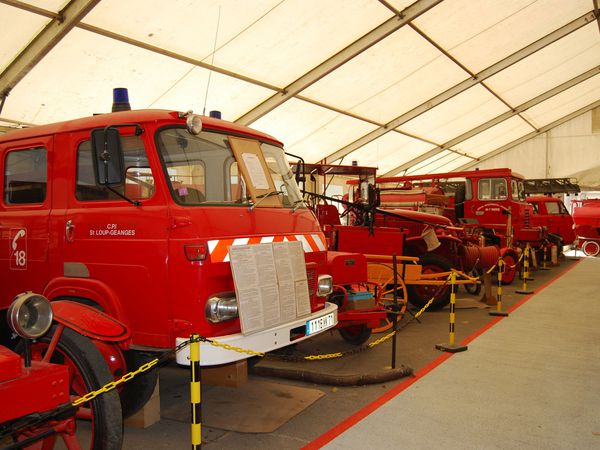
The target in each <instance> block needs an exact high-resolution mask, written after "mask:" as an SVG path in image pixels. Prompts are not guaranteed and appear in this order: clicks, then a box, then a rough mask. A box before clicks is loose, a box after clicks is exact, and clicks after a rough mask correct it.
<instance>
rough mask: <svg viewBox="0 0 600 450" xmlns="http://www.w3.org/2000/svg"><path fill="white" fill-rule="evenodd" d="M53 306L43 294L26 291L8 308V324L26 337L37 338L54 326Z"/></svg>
mask: <svg viewBox="0 0 600 450" xmlns="http://www.w3.org/2000/svg"><path fill="white" fill-rule="evenodd" d="M53 317H54V315H53V314H52V306H51V305H50V302H49V301H48V299H47V298H46V297H44V296H43V295H38V294H34V293H32V292H24V293H22V294H19V295H17V296H16V297H15V298H14V300H13V302H12V304H11V305H10V307H9V308H8V314H7V318H8V325H9V326H10V328H11V329H12V330H13V331H14V332H15V333H17V334H18V335H19V336H21V337H22V338H25V339H36V338H39V337H40V336H43V335H44V334H46V332H47V331H48V330H49V329H50V327H51V326H52V319H53Z"/></svg>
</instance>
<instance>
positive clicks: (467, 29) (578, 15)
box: [0, 0, 600, 175]
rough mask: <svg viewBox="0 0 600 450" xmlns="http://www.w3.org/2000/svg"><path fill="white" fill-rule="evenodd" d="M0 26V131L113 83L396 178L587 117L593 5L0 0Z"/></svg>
mask: <svg viewBox="0 0 600 450" xmlns="http://www.w3.org/2000/svg"><path fill="white" fill-rule="evenodd" d="M0 23H1V24H2V27H1V30H2V31H1V32H0V33H1V36H2V42H3V44H2V46H1V47H0V101H2V99H3V98H4V103H3V106H2V109H1V111H0V132H1V131H2V130H4V131H6V130H8V129H10V128H11V127H16V126H30V125H35V124H43V123H50V122H56V121H61V120H68V119H71V118H76V117H81V116H87V115H91V114H93V113H99V112H106V111H108V110H110V104H111V101H112V99H111V91H112V88H114V87H127V88H129V91H130V99H131V103H132V106H133V107H134V108H136V109H143V108H165V109H175V110H182V111H186V110H190V109H192V110H194V111H195V112H200V113H202V112H206V113H208V111H210V110H215V109H216V110H220V111H222V114H223V117H224V118H225V119H227V120H231V121H235V122H239V123H242V124H244V125H250V126H252V127H254V128H257V129H259V130H261V131H264V132H267V133H270V134H272V135H274V136H275V137H277V138H278V139H280V140H282V141H283V142H284V143H285V145H286V150H288V151H289V152H291V153H293V154H297V155H300V156H302V157H303V158H304V159H305V160H306V161H307V162H317V161H321V160H323V161H325V162H327V163H342V164H350V162H351V161H357V162H358V163H359V164H360V165H369V166H376V167H378V169H379V173H380V174H381V175H395V174H398V173H408V174H417V173H430V172H439V171H449V170H454V169H458V168H464V167H467V166H473V165H474V164H477V163H478V162H479V161H480V160H481V161H483V160H485V159H488V158H491V157H492V156H494V155H498V154H500V153H502V152H505V151H507V150H509V149H511V148H513V147H514V146H515V145H516V144H518V143H521V142H522V141H524V140H526V139H531V138H534V137H535V136H537V135H539V134H540V133H543V132H545V131H548V130H549V129H552V128H554V127H556V126H559V125H561V124H562V123H564V121H566V120H568V119H570V118H572V117H576V116H579V115H581V114H585V113H586V112H588V111H591V110H593V109H594V108H597V107H599V106H600V14H599V11H598V7H597V1H596V0H568V1H566V0H478V1H475V2H474V1H472V0H417V1H411V0H327V1H325V2H324V1H320V0H252V1H250V2H249V1H245V0H203V1H202V2H193V1H189V0H171V1H169V2H164V1H160V0H128V1H126V2H122V1H119V0H71V1H67V2H65V1H62V0H28V1H26V2H23V1H17V0H0ZM581 164H582V165H581V167H580V168H578V170H579V171H585V170H587V169H589V168H588V167H585V161H582V163H581ZM597 170H598V169H597V168H596V169H595V170H592V173H597ZM586 173H587V172H586ZM526 175H527V174H526Z"/></svg>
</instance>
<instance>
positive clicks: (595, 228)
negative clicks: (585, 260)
mask: <svg viewBox="0 0 600 450" xmlns="http://www.w3.org/2000/svg"><path fill="white" fill-rule="evenodd" d="M580 204H581V205H580V206H576V207H575V209H574V210H573V220H574V221H575V231H576V233H577V235H578V236H581V237H584V238H591V239H598V238H600V199H590V200H583V201H581V202H580Z"/></svg>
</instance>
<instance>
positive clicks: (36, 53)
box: [0, 0, 100, 97]
mask: <svg viewBox="0 0 600 450" xmlns="http://www.w3.org/2000/svg"><path fill="white" fill-rule="evenodd" d="M99 2H100V0H71V1H70V2H69V3H68V4H67V5H66V6H65V7H64V8H63V9H62V10H61V11H60V12H59V14H58V17H56V18H54V19H51V20H50V22H49V23H48V24H47V25H46V26H45V27H44V29H43V30H42V31H40V33H38V35H37V36H36V37H35V38H33V40H32V41H31V42H30V43H29V45H28V46H27V47H25V49H24V50H23V51H22V52H21V53H20V54H19V55H17V57H16V58H15V59H14V60H13V61H12V62H11V63H10V64H9V65H8V67H6V69H5V70H4V71H3V72H2V73H1V74H0V97H6V96H8V95H9V94H10V91H11V90H12V89H13V88H14V87H15V86H16V85H17V83H18V82H19V81H21V80H22V79H23V77H25V75H27V74H28V73H29V72H30V71H31V70H32V69H33V68H34V67H35V65H36V64H37V63H38V62H40V61H41V59H42V58H43V57H44V56H46V55H47V54H48V52H50V50H52V48H54V47H55V46H56V44H58V43H59V42H60V40H61V39H62V38H64V37H65V35H66V34H67V33H68V32H69V31H70V30H71V29H72V28H73V27H74V26H75V25H77V24H78V23H79V21H80V20H81V19H83V18H84V17H85V15H86V14H87V13H88V12H90V11H91V10H92V9H93V8H94V7H95V6H96V5H97V4H98V3H99ZM5 3H6V2H5ZM9 4H10V3H9Z"/></svg>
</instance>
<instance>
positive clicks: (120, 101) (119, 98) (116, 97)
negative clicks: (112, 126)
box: [112, 88, 131, 112]
mask: <svg viewBox="0 0 600 450" xmlns="http://www.w3.org/2000/svg"><path fill="white" fill-rule="evenodd" d="M130 110H131V105H130V104H129V92H127V88H114V89H113V104H112V112H117V111H130Z"/></svg>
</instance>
